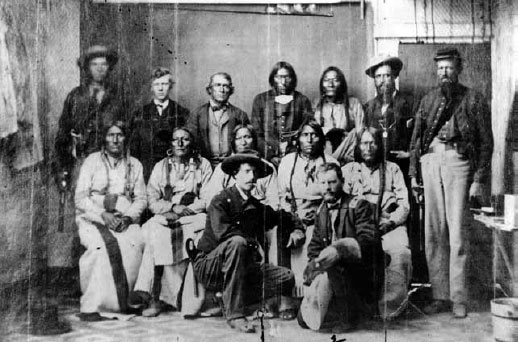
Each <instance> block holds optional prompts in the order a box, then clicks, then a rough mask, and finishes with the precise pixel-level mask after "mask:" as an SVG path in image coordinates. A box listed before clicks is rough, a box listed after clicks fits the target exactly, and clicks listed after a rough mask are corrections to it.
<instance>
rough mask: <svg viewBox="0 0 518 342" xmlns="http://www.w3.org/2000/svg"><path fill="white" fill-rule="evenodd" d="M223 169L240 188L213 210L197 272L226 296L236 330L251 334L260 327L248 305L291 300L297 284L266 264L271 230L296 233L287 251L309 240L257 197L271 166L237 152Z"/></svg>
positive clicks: (221, 195) (217, 198)
mask: <svg viewBox="0 0 518 342" xmlns="http://www.w3.org/2000/svg"><path fill="white" fill-rule="evenodd" d="M221 168H222V169H223V172H225V173H227V174H229V175H231V176H232V177H233V178H234V179H235V185H234V186H232V187H229V188H226V189H223V190H222V191H221V192H220V193H219V194H218V195H216V196H215V197H214V199H213V200H212V202H211V204H210V206H209V208H208V212H207V224H206V227H205V230H204V232H203V235H202V237H201V239H200V241H199V243H198V249H199V251H200V252H199V254H198V256H197V257H196V261H195V264H194V271H195V273H196V277H197V278H198V280H199V281H200V282H201V283H202V284H203V285H205V287H206V288H208V289H210V290H214V291H222V292H223V298H222V300H223V305H224V308H225V311H224V313H225V317H226V318H227V323H228V324H229V325H230V327H232V328H235V329H238V330H239V331H241V332H246V333H250V332H254V331H255V327H254V326H253V325H251V324H250V323H249V322H248V321H247V320H246V318H245V316H246V312H245V310H246V305H247V304H251V303H253V302H254V300H255V301H256V302H257V301H260V300H261V297H263V298H264V299H266V298H269V297H274V296H279V295H284V296H289V295H290V294H291V291H292V289H293V285H294V283H295V280H294V276H293V272H291V271H290V270H289V269H288V268H285V267H280V266H274V265H271V264H267V263H263V264H261V263H260V260H261V257H260V255H259V253H258V250H259V249H260V246H261V245H264V241H265V231H266V230H269V229H271V228H273V227H274V226H276V225H283V226H284V227H286V228H285V229H291V230H292V232H291V234H290V235H289V238H288V239H287V240H288V241H285V242H283V245H285V246H286V247H287V248H290V247H291V248H297V247H299V246H300V245H301V244H302V243H304V239H305V235H304V231H303V228H302V225H301V223H300V221H299V220H297V219H296V218H295V217H294V216H292V215H290V214H288V213H286V212H284V211H280V212H276V211H275V210H273V209H272V208H271V207H270V206H265V205H263V204H261V202H259V201H258V200H257V199H256V198H254V197H253V196H252V194H251V191H252V189H253V188H254V186H255V182H256V180H257V178H262V177H266V176H267V175H269V174H271V173H272V172H273V169H272V167H271V166H270V165H269V164H267V163H265V162H263V161H262V159H261V158H259V157H258V156H256V155H254V154H240V153H237V154H233V155H232V156H230V157H228V158H226V159H225V160H224V161H223V163H222V164H221ZM281 310H282V308H281Z"/></svg>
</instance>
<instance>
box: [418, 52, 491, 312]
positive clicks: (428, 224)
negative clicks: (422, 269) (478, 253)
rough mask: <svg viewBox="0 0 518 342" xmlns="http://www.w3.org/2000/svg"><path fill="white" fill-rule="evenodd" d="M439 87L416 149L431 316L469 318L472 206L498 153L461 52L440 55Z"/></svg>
mask: <svg viewBox="0 0 518 342" xmlns="http://www.w3.org/2000/svg"><path fill="white" fill-rule="evenodd" d="M434 60H435V61H436V63H437V76H438V81H439V85H438V87H437V88H435V89H433V90H432V91H430V92H429V93H428V94H427V95H426V96H425V97H424V98H423V99H422V100H421V103H420V105H419V109H418V111H417V114H416V123H415V129H414V133H413V135H412V142H411V145H410V150H411V153H410V177H411V184H412V188H413V189H416V188H417V180H416V176H417V172H418V162H420V163H421V168H420V171H421V178H422V180H423V185H424V197H425V245H426V250H425V252H426V259H427V262H428V272H429V277H430V282H431V284H432V295H433V301H432V302H431V303H430V305H428V306H427V307H426V308H425V312H426V313H428V314H431V313H437V312H443V311H449V310H450V308H451V305H452V303H453V315H454V317H456V318H464V317H466V312H467V309H466V301H467V289H466V275H465V268H466V246H465V242H466V239H467V238H468V236H467V234H468V229H469V227H470V223H471V214H470V212H469V208H468V206H469V204H468V200H469V199H470V198H472V197H479V196H480V192H481V182H483V181H484V180H485V179H486V178H487V176H488V174H489V171H490V166H491V154H492V152H493V134H492V131H491V113H490V111H489V107H488V105H487V102H486V99H485V98H484V96H483V95H482V94H481V93H479V92H477V91H475V90H473V89H470V88H467V87H466V86H464V85H462V84H460V83H459V74H460V73H461V72H462V58H461V56H460V54H459V52H458V51H457V49H453V48H446V49H440V50H439V51H437V54H436V56H435V58H434Z"/></svg>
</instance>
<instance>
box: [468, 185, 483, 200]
mask: <svg viewBox="0 0 518 342" xmlns="http://www.w3.org/2000/svg"><path fill="white" fill-rule="evenodd" d="M481 196H482V186H481V185H480V183H479V182H473V183H471V186H470V187H469V197H470V198H471V197H478V198H480V197H481Z"/></svg>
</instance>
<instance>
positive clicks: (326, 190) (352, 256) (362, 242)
mask: <svg viewBox="0 0 518 342" xmlns="http://www.w3.org/2000/svg"><path fill="white" fill-rule="evenodd" d="M317 179H318V182H319V184H320V186H321V190H322V194H323V197H324V203H323V204H322V205H321V206H320V208H319V211H318V214H317V218H316V220H315V229H314V231H313V237H312V238H311V242H310V243H309V247H308V257H309V259H310V262H309V263H308V266H307V267H306V270H305V271H304V283H305V284H306V285H309V286H310V288H309V289H308V290H307V291H306V293H305V295H304V299H303V300H302V304H301V309H300V313H299V317H298V320H299V324H300V325H301V326H302V327H309V328H311V329H313V330H318V329H320V328H321V327H322V323H324V319H325V317H326V315H327V320H328V321H329V318H330V317H331V315H330V314H328V312H327V311H328V308H329V309H333V307H334V310H331V311H332V312H333V313H334V314H335V322H334V323H335V324H336V325H335V328H337V329H341V330H346V329H349V328H351V327H352V325H353V324H354V323H355V322H357V320H358V319H360V318H368V317H370V316H372V315H374V314H375V313H376V302H377V299H378V294H379V288H380V284H381V281H382V280H383V276H382V274H383V273H381V270H382V267H383V255H382V254H383V251H382V250H381V240H380V237H379V232H378V230H377V229H376V227H375V224H374V220H373V218H372V206H371V205H370V204H369V203H368V202H367V201H365V200H361V199H357V198H355V197H353V196H351V195H348V194H346V193H345V192H344V191H343V182H344V178H343V176H342V171H341V170H340V167H339V166H338V165H336V164H333V163H325V164H323V165H321V166H320V167H319V168H318V173H317ZM331 303H332V304H333V305H330V304H331Z"/></svg>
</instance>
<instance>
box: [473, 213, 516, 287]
mask: <svg viewBox="0 0 518 342" xmlns="http://www.w3.org/2000/svg"><path fill="white" fill-rule="evenodd" d="M473 218H474V219H475V220H477V221H478V222H481V223H482V224H484V225H485V226H486V227H488V228H491V229H492V230H493V232H494V234H493V236H494V244H495V246H494V253H495V255H494V256H493V272H497V270H498V269H497V266H498V265H497V264H496V263H497V262H496V261H497V256H498V253H499V254H500V255H501V256H502V259H503V260H504V264H505V267H506V268H507V270H508V272H509V275H510V277H511V284H509V285H510V286H509V288H510V290H511V293H510V295H511V296H518V227H513V226H509V225H506V224H505V223H504V217H503V216H487V215H484V214H480V215H474V216H473ZM509 239H512V248H511V250H510V251H509V250H508V248H506V246H505V244H504V241H509ZM496 274H498V273H495V278H497V277H496Z"/></svg>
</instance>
